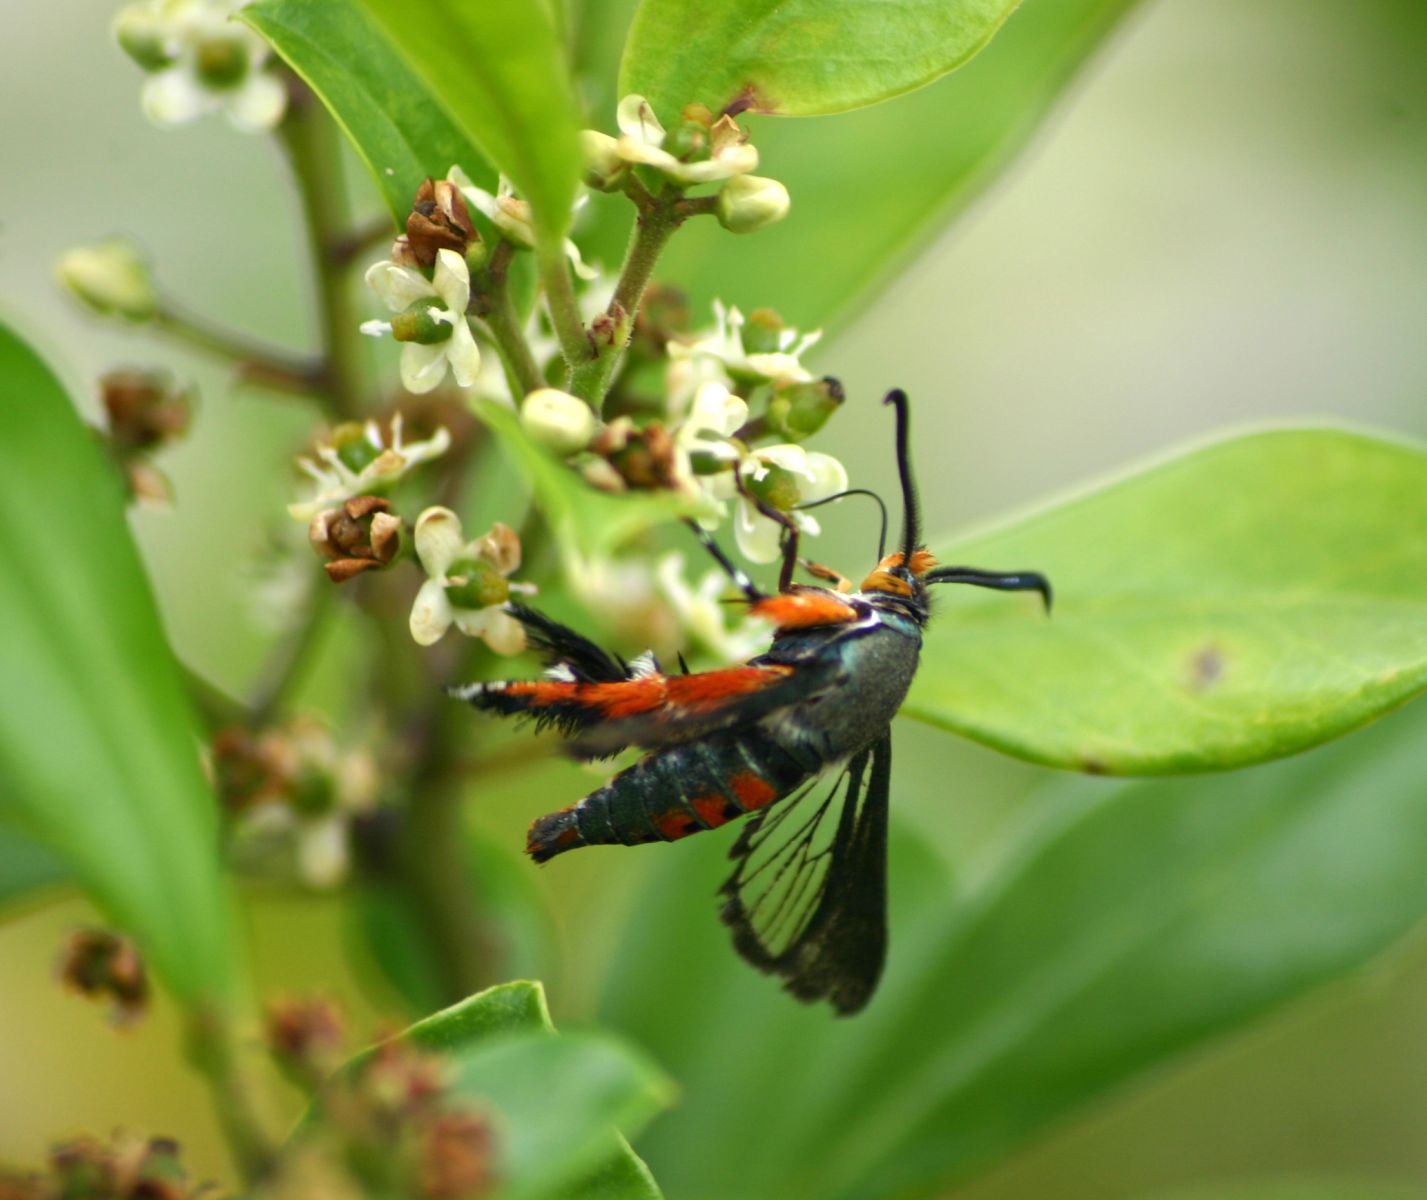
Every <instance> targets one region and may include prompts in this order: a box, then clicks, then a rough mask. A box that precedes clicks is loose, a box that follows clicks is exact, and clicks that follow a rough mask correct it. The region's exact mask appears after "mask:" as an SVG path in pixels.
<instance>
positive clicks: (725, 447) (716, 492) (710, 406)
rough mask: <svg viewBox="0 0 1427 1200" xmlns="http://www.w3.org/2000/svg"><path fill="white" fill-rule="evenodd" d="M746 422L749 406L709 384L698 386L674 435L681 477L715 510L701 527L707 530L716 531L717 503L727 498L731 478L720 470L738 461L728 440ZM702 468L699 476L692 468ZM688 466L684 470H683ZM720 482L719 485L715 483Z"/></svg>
mask: <svg viewBox="0 0 1427 1200" xmlns="http://www.w3.org/2000/svg"><path fill="white" fill-rule="evenodd" d="M747 421H748V402H747V401H746V400H744V399H743V398H742V397H741V396H735V395H734V394H733V393H732V392H730V391H729V390H728V388H727V387H726V386H724V385H723V384H722V383H719V382H718V381H717V380H708V381H706V382H704V383H702V384H700V385H699V388H698V391H696V392H695V393H694V399H693V402H692V403H691V404H690V405H689V412H688V415H687V416H686V417H685V418H684V420H683V421H682V422H681V423H680V425H679V427H678V428H677V429H676V430H675V431H674V450H675V453H676V454H677V455H678V457H679V466H680V477H681V478H686V479H688V480H690V481H692V482H693V483H694V484H695V485H696V486H697V488H698V490H699V491H702V492H703V494H704V495H705V496H707V497H708V498H709V499H710V500H711V501H714V502H715V505H716V507H715V508H714V509H713V511H711V512H710V513H709V515H708V516H707V517H704V518H701V520H700V523H701V524H702V525H703V526H704V527H705V528H706V529H713V528H717V526H718V523H719V520H720V519H721V518H722V517H723V515H724V512H725V511H726V510H725V507H724V505H723V504H722V503H721V502H720V501H722V500H723V499H725V498H726V496H727V483H728V481H729V479H730V474H729V472H727V471H719V470H717V469H711V468H716V467H720V466H724V467H732V466H733V465H734V464H735V463H736V462H738V459H739V457H740V453H741V452H740V448H739V447H738V446H737V445H735V444H734V443H733V442H731V441H729V439H730V438H731V437H732V436H733V435H734V434H735V433H737V432H738V431H739V430H740V429H742V428H743V426H744V425H745V424H746V423H747ZM695 460H698V465H699V466H702V467H704V468H705V470H704V472H703V473H702V474H701V473H699V472H697V471H696V470H695V469H694V468H695ZM685 464H687V466H685ZM720 479H721V480H722V481H723V483H722V488H723V490H720V486H721V485H720V484H719V483H717V482H715V481H717V480H720Z"/></svg>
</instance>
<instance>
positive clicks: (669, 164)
mask: <svg viewBox="0 0 1427 1200" xmlns="http://www.w3.org/2000/svg"><path fill="white" fill-rule="evenodd" d="M615 120H616V122H617V123H618V125H619V132H620V137H619V138H618V140H617V141H616V142H615V144H614V153H616V154H617V155H619V157H620V158H622V159H624V161H625V162H630V163H643V164H644V165H645V166H649V167H653V168H654V169H655V170H656V171H659V172H660V173H661V174H663V175H667V176H668V177H669V178H670V179H673V180H675V181H676V182H677V183H680V184H683V185H684V186H690V185H693V184H698V183H715V182H717V181H718V180H721V179H730V178H732V177H733V176H735V175H742V174H744V173H746V172H748V171H751V170H753V168H754V167H756V166H757V165H758V151H757V149H755V148H754V147H753V146H750V145H749V144H748V143H747V142H746V141H744V140H743V138H744V135H743V132H742V130H740V129H739V128H738V125H737V124H736V123H735V122H734V121H733V119H732V118H731V117H720V118H719V119H718V120H717V121H715V122H714V124H713V125H712V126H711V127H710V129H709V131H708V139H709V144H708V157H707V158H705V159H701V160H696V161H694V162H683V161H682V160H680V159H679V158H677V157H675V156H674V155H673V154H671V153H670V152H669V151H668V150H666V149H665V148H664V142H665V139H666V138H667V136H668V135H667V134H666V133H665V132H664V126H663V125H661V124H660V123H659V118H658V117H656V116H655V115H654V110H653V108H651V107H650V105H649V101H647V100H646V99H645V98H644V97H643V96H634V95H631V96H626V97H625V98H624V99H623V100H621V101H620V102H619V108H618V109H617V110H616V111H615Z"/></svg>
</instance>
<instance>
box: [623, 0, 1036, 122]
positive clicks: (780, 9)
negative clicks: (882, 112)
mask: <svg viewBox="0 0 1427 1200" xmlns="http://www.w3.org/2000/svg"><path fill="white" fill-rule="evenodd" d="M1019 3H1020V0H938V2H937V3H934V4H926V3H912V2H904V3H892V4H889V3H887V2H886V0H834V2H833V3H829V2H828V0H742V2H741V3H739V4H708V3H706V2H704V0H643V2H642V3H641V4H640V6H639V11H638V12H637V13H636V14H635V17H634V24H633V26H632V27H631V28H630V31H629V41H628V43H627V44H626V47H625V52H624V63H623V65H622V66H621V68H620V80H619V86H620V92H621V94H623V95H628V94H629V93H630V92H637V93H638V94H639V95H641V96H644V97H645V98H646V99H648V100H649V102H650V103H651V104H652V105H653V106H654V111H655V112H656V113H658V114H659V115H660V116H661V118H662V119H663V120H664V121H665V122H666V124H667V123H668V122H671V121H673V120H674V119H675V116H676V115H677V114H678V113H679V111H680V110H681V109H682V108H683V107H684V106H685V105H687V104H704V105H707V106H708V107H709V108H710V109H712V110H713V111H714V112H721V111H723V109H725V108H727V107H728V106H729V105H731V104H734V103H735V102H737V103H738V104H740V105H741V106H742V108H744V109H752V110H753V111H754V112H762V113H778V114H781V115H783V116H792V117H810V116H817V115H819V114H822V113H837V112H846V111H847V110H848V109H853V108H863V107H865V106H867V105H869V104H876V103H877V102H878V101H879V100H887V99H889V98H890V97H892V96H898V95H901V94H902V93H903V92H910V91H912V90H913V89H915V88H919V87H922V86H924V85H926V84H928V83H931V82H932V80H934V79H939V78H940V77H941V76H943V75H945V74H946V73H947V72H948V71H954V70H955V69H956V68H957V67H959V66H961V64H962V63H964V62H966V61H967V59H969V58H971V56H972V55H974V54H975V53H976V52H977V51H978V50H980V49H981V47H982V46H984V45H985V44H986V43H987V42H988V41H989V40H990V39H991V35H992V34H994V33H995V32H996V30H997V29H998V28H999V27H1000V25H1001V22H1002V21H1004V20H1005V19H1006V18H1007V17H1008V16H1010V14H1011V12H1012V11H1013V10H1014V9H1015V7H1016V5H1017V4H1019Z"/></svg>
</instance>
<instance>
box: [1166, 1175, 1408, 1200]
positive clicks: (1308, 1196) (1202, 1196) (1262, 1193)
mask: <svg viewBox="0 0 1427 1200" xmlns="http://www.w3.org/2000/svg"><path fill="white" fill-rule="evenodd" d="M1421 1196H1422V1185H1421V1184H1416V1183H1412V1184H1409V1183H1388V1182H1379V1181H1370V1180H1366V1179H1343V1180H1328V1179H1304V1180H1276V1181H1272V1182H1257V1181H1256V1182H1247V1183H1244V1182H1241V1183H1208V1184H1202V1185H1198V1186H1194V1187H1187V1188H1175V1189H1174V1190H1173V1191H1168V1192H1155V1193H1154V1194H1153V1196H1152V1197H1145V1198H1144V1200H1420V1198H1421Z"/></svg>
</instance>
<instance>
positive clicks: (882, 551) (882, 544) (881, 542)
mask: <svg viewBox="0 0 1427 1200" xmlns="http://www.w3.org/2000/svg"><path fill="white" fill-rule="evenodd" d="M847 496H871V497H872V499H874V500H875V501H877V508H878V510H879V511H880V512H881V513H882V526H881V528H880V529H879V530H878V533H877V561H878V562H881V561H882V559H883V558H885V557H886V555H887V503H886V501H885V500H883V499H882V497H881V496H879V495H878V494H877V493H876V492H874V491H872V490H871V489H870V488H848V489H847V491H845V492H838V493H837V494H836V495H834V496H824V497H823V498H822V499H821V500H809V501H808V502H807V503H806V504H799V505H797V506H796V507H797V508H799V509H804V508H817V507H818V506H819V505H821V504H831V503H832V502H833V501H834V500H842V499H844V498H845V497H847Z"/></svg>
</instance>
